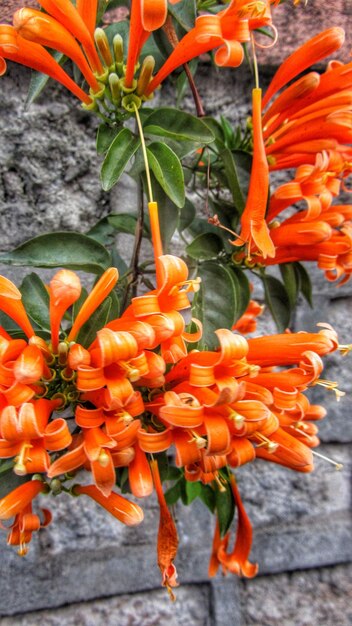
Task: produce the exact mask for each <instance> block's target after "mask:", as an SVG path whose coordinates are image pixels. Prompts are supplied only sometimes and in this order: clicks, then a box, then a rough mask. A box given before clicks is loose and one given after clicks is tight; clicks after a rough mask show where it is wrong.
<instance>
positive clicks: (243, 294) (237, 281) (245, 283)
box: [228, 265, 251, 324]
mask: <svg viewBox="0 0 352 626" xmlns="http://www.w3.org/2000/svg"><path fill="white" fill-rule="evenodd" d="M228 269H229V270H230V275H231V278H232V280H233V284H234V290H235V308H234V312H233V313H234V315H233V323H234V324H235V323H236V322H237V320H239V319H240V317H241V316H242V315H243V313H244V312H245V310H246V309H247V307H248V305H249V301H250V299H251V290H250V285H249V280H248V278H247V276H246V275H245V273H244V272H243V271H242V270H241V269H240V268H238V267H234V266H233V265H230V266H229V267H228Z"/></svg>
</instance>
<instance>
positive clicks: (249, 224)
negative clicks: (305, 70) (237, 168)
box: [231, 89, 275, 258]
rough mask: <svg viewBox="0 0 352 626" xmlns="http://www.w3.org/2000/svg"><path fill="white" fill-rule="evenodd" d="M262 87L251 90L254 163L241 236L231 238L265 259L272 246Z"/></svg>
mask: <svg viewBox="0 0 352 626" xmlns="http://www.w3.org/2000/svg"><path fill="white" fill-rule="evenodd" d="M261 93H262V91H261V89H253V92H252V106H253V113H252V120H253V162H252V169H251V178H250V183H249V189H248V197H247V202H246V206H245V209H244V211H243V214H242V216H241V236H240V237H239V238H238V239H236V240H235V241H232V242H231V243H232V244H233V245H235V246H242V245H243V244H244V243H248V255H249V256H250V254H251V248H252V241H253V242H254V244H255V245H256V246H257V248H258V250H259V251H260V252H261V254H262V255H263V257H264V258H266V257H267V256H269V257H274V256H275V246H274V244H273V242H272V240H271V237H270V231H269V228H268V226H267V223H266V221H265V213H266V207H267V200H268V191H269V167H268V161H267V158H266V154H265V148H264V142H263V132H262V117H261V112H262V110H261Z"/></svg>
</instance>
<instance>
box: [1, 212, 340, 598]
mask: <svg viewBox="0 0 352 626" xmlns="http://www.w3.org/2000/svg"><path fill="white" fill-rule="evenodd" d="M151 208H153V207H151ZM151 214H152V213H151ZM152 223H153V222H152ZM117 278H118V274H117V271H116V270H115V269H114V268H110V269H108V270H107V271H106V272H105V273H104V274H103V276H102V277H101V278H100V279H99V280H98V282H97V283H96V285H95V286H94V287H93V290H92V291H91V293H90V294H89V295H88V297H87V299H86V300H85V301H84V303H83V304H82V306H81V308H80V309H79V311H78V313H77V315H76V317H75V319H74V321H73V324H72V326H71V328H68V329H65V328H62V326H63V320H64V316H65V314H66V313H67V311H68V309H69V308H70V307H71V306H72V305H73V304H74V303H75V302H77V300H78V298H79V296H80V293H81V286H80V281H79V278H78V276H77V275H76V274H74V273H73V272H71V271H69V270H60V271H59V272H58V273H57V274H56V275H55V276H54V277H53V279H52V280H51V282H50V284H49V286H48V291H49V297H50V319H51V339H50V341H45V340H44V339H42V338H40V337H38V336H36V335H35V332H34V330H33V328H32V326H31V323H30V320H29V318H28V316H27V314H26V311H25V309H24V306H23V304H22V302H21V294H20V292H19V291H18V290H17V288H16V287H15V286H14V285H13V284H12V283H11V282H10V281H8V280H7V279H6V278H3V277H1V278H0V309H1V310H3V311H4V312H5V313H6V314H7V315H9V316H10V317H12V319H13V320H14V321H16V323H17V324H18V325H19V326H20V328H21V329H22V330H23V332H24V335H25V336H26V337H27V339H12V338H11V337H10V336H9V335H8V334H7V333H6V332H5V331H4V330H3V329H1V333H0V459H11V460H12V462H13V471H14V473H15V474H17V475H18V476H20V477H22V479H25V478H26V477H27V478H28V482H25V483H24V484H21V485H20V486H19V487H17V488H16V489H15V490H14V491H12V492H10V493H9V494H8V495H6V496H5V497H4V498H3V499H2V500H0V519H1V520H7V519H10V518H12V517H14V518H15V519H14V522H13V524H12V526H11V529H10V532H9V535H8V543H10V544H14V545H19V546H20V547H19V553H20V554H25V553H26V551H27V544H28V542H29V541H30V539H31V534H32V532H33V531H35V530H38V529H39V528H40V527H41V526H43V525H45V524H47V523H49V521H50V519H51V516H50V514H49V512H48V511H46V510H44V512H43V521H42V520H41V517H40V516H39V515H37V514H35V513H33V512H32V500H33V499H34V498H35V497H36V496H37V495H38V494H39V493H46V492H49V491H50V489H52V490H57V486H58V485H60V488H61V487H62V488H64V489H65V487H64V485H65V481H66V480H67V476H68V475H69V476H71V478H72V474H74V473H75V472H76V470H79V469H82V468H84V469H85V470H86V471H87V472H89V473H91V476H92V479H91V484H90V485H88V486H83V485H75V486H74V487H73V493H74V494H75V495H80V494H85V495H87V496H89V497H91V498H93V499H94V500H96V501H97V502H98V503H99V504H100V505H101V506H103V507H105V508H106V509H107V510H108V511H109V512H110V513H112V514H113V515H114V516H115V517H116V518H117V519H119V520H120V521H122V522H123V523H125V524H128V525H133V524H138V523H140V522H141V521H142V519H143V511H142V509H141V508H140V506H139V505H138V504H136V503H133V502H130V501H128V500H126V499H125V498H124V497H122V496H121V495H119V494H118V493H116V492H115V491H113V489H114V487H115V482H116V475H115V469H116V468H127V470H128V480H129V485H130V489H131V492H132V494H133V495H134V496H136V497H137V498H143V497H146V496H149V495H150V494H151V493H152V491H153V488H154V487H155V490H156V494H157V497H158V501H159V504H160V527H159V535H158V562H159V566H160V569H161V572H162V582H163V585H165V586H166V587H167V588H168V590H169V591H170V594H171V595H172V591H171V587H173V586H175V585H176V584H177V583H176V576H177V574H176V568H175V565H174V563H173V560H174V558H175V556H176V551H177V531H176V527H175V523H174V521H173V518H172V515H171V513H170V511H169V509H168V507H167V504H166V501H165V497H164V494H163V489H162V485H161V479H160V475H159V469H158V463H157V461H156V460H155V459H154V455H157V454H158V453H160V452H165V451H170V449H171V448H174V449H175V452H176V465H177V467H179V468H182V472H183V473H184V477H185V479H186V480H187V481H192V482H194V481H201V482H202V483H203V484H210V485H212V487H213V488H214V489H220V490H223V489H224V481H226V478H225V477H224V475H223V473H222V470H223V469H224V468H237V467H239V466H240V465H242V464H244V463H247V462H249V461H253V460H254V459H255V458H261V459H265V460H267V461H272V462H274V463H279V464H281V465H285V466H287V467H290V468H291V469H294V470H297V471H301V472H308V471H311V470H312V468H313V457H312V452H311V448H312V447H314V446H316V445H317V444H318V438H317V428H316V426H315V424H314V423H312V421H313V422H314V421H315V420H317V419H319V418H321V417H323V415H324V410H323V409H322V407H318V406H314V405H313V406H312V405H310V404H309V401H308V400H307V398H306V396H305V395H304V391H305V390H306V389H307V387H308V386H311V385H314V384H317V383H318V382H319V376H320V373H321V371H322V361H321V358H320V357H321V356H322V355H324V354H327V353H329V352H332V351H333V350H336V349H337V347H338V342H337V336H336V333H335V332H334V331H333V330H332V329H331V328H329V327H327V328H324V329H323V330H320V331H319V332H318V333H313V334H309V333H292V334H290V333H289V334H283V335H273V336H269V337H262V338H257V339H249V340H248V341H247V340H246V339H244V337H242V336H241V335H239V334H234V333H233V332H232V331H230V330H218V331H217V337H218V339H219V343H220V349H219V350H218V351H214V352H210V351H205V352H199V351H197V350H193V351H191V352H188V348H187V344H188V343H190V342H197V341H198V340H199V339H200V337H201V327H200V324H199V322H197V321H196V320H195V322H196V324H197V325H198V329H197V330H196V332H195V333H193V334H190V333H187V332H186V331H185V322H184V319H183V316H182V314H181V313H180V311H182V310H183V309H185V308H186V307H188V306H189V298H188V296H189V293H190V292H191V291H196V290H197V289H198V281H197V280H189V279H188V271H187V267H186V265H185V263H184V262H183V261H182V260H181V259H179V258H177V257H174V256H171V255H162V256H160V257H159V258H158V259H157V288H156V289H155V290H153V291H150V292H149V293H147V294H145V295H142V296H138V297H136V298H133V300H132V303H131V305H130V306H129V307H128V308H127V310H126V311H125V313H124V314H123V315H122V317H121V318H119V319H116V320H113V321H111V322H109V323H108V324H107V325H106V326H104V327H103V328H101V329H100V330H98V331H97V333H96V338H95V339H94V341H93V342H92V343H91V345H89V346H82V345H81V344H80V343H79V342H77V337H78V335H79V331H80V329H81V328H82V326H83V324H84V323H85V322H86V321H87V320H88V319H90V317H91V315H92V313H93V312H94V311H95V309H96V308H97V307H98V306H99V305H100V304H101V303H102V302H103V300H104V299H105V298H106V297H107V296H108V294H109V293H110V291H111V290H112V289H113V287H114V285H115V283H116V281H117ZM66 317H67V316H66ZM277 367H278V368H279V369H277ZM64 408H65V409H68V408H70V409H71V413H70V414H69V416H68V417H67V416H66V417H63V416H62V414H60V410H62V409H64ZM66 415H67V411H66ZM31 478H32V480H31ZM48 479H49V481H48ZM47 481H48V482H47ZM229 484H230V486H231V490H232V493H233V497H234V501H235V502H236V504H237V510H238V529H237V540H236V543H235V548H234V550H233V552H228V549H227V546H228V537H225V538H221V537H220V536H219V535H218V530H217V532H216V536H215V539H214V546H215V547H214V548H213V555H212V561H211V567H210V572H211V573H215V571H216V566H217V564H219V563H220V564H221V565H222V567H223V568H224V570H229V571H231V572H235V573H239V574H242V575H245V576H252V575H254V574H255V571H256V567H255V566H253V565H251V564H250V563H249V561H248V556H249V551H250V548H251V536H252V531H251V525H250V522H249V520H248V518H247V516H246V513H245V511H244V508H243V504H242V502H241V499H240V495H239V493H238V489H237V486H236V484H235V482H234V479H233V477H232V478H229Z"/></svg>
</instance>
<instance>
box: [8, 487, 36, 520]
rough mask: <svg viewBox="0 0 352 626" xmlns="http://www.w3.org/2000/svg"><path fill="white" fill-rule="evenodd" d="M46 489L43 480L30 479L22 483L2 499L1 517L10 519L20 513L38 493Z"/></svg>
mask: <svg viewBox="0 0 352 626" xmlns="http://www.w3.org/2000/svg"><path fill="white" fill-rule="evenodd" d="M43 491H45V484H44V483H42V481H41V480H30V481H28V482H26V483H24V485H20V486H19V487H17V488H16V489H14V490H13V491H11V492H10V493H8V494H7V495H6V496H5V497H4V498H1V500H0V519H2V520H6V519H10V518H11V517H13V516H14V515H17V513H20V512H21V511H22V509H24V508H25V507H26V506H27V505H28V504H30V502H32V500H33V498H35V497H36V496H37V495H38V493H41V492H43Z"/></svg>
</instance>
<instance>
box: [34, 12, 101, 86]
mask: <svg viewBox="0 0 352 626" xmlns="http://www.w3.org/2000/svg"><path fill="white" fill-rule="evenodd" d="M39 4H40V5H41V6H42V7H43V9H45V11H46V12H47V13H49V15H52V16H53V17H54V18H55V19H56V20H57V21H58V22H60V23H61V24H62V25H63V26H65V28H67V30H68V31H70V33H72V35H73V36H74V37H75V38H76V39H78V41H79V42H80V43H81V44H82V46H83V49H84V51H85V53H86V55H87V57H88V60H89V63H90V65H91V67H92V68H93V71H95V72H97V73H98V74H101V73H102V71H103V66H102V64H101V61H100V59H99V56H98V53H97V51H96V49H95V46H94V40H93V38H92V35H91V33H90V32H89V30H88V28H87V26H86V24H85V23H84V21H83V19H82V17H81V15H80V14H79V12H78V11H77V9H76V7H75V6H74V5H73V4H72V3H71V2H70V0H39Z"/></svg>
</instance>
